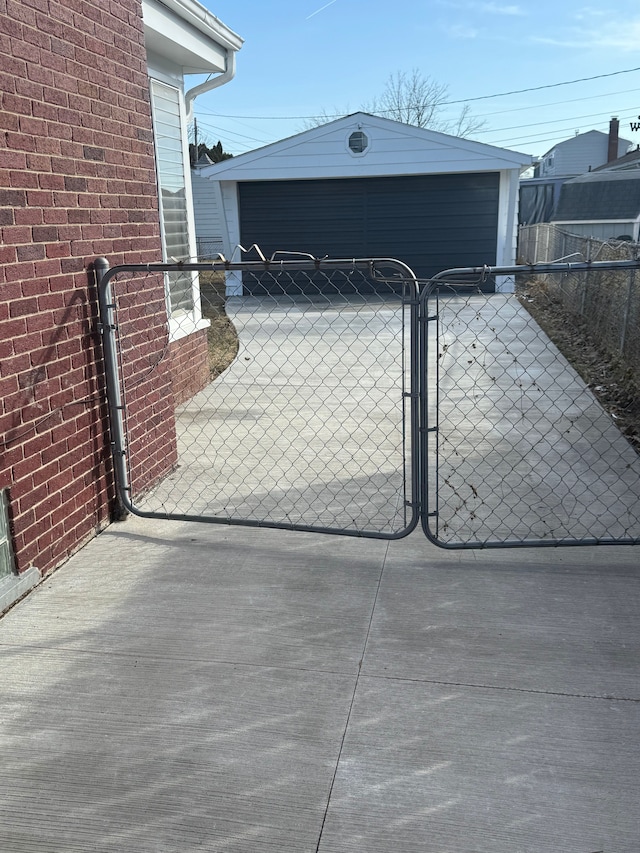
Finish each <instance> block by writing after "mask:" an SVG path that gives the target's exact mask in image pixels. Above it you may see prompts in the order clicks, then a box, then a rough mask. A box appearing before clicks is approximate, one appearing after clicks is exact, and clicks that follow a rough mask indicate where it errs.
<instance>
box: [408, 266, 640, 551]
mask: <svg viewBox="0 0 640 853" xmlns="http://www.w3.org/2000/svg"><path fill="white" fill-rule="evenodd" d="M638 268H640V262H639V261H618V262H616V261H607V262H594V263H570V264H567V263H564V264H563V263H549V264H538V265H532V266H513V267H493V268H488V267H487V268H473V269H471V268H465V269H457V270H447V271H445V272H442V273H439V274H438V275H437V276H436V277H435V278H434V279H432V280H431V281H430V282H429V283H428V284H427V285H426V286H425V287H424V288H423V290H422V293H421V318H422V326H423V334H422V337H421V365H422V366H421V387H422V389H423V393H422V402H421V421H422V425H423V428H422V440H421V458H422V475H421V495H422V505H423V507H424V508H425V509H424V512H423V517H422V518H423V529H424V531H425V533H426V535H427V536H428V538H429V539H430V540H431V541H433V542H434V543H435V544H437V545H440V546H442V547H446V548H489V547H494V548H495V547H517V546H532V545H535V546H540V545H554V546H558V545H593V544H640V455H639V451H640V442H639V443H638V445H637V447H635V448H634V446H633V444H632V443H631V441H630V440H629V439H628V438H627V437H626V436H625V435H624V434H623V433H622V431H621V429H620V428H619V426H618V425H617V423H616V420H615V416H613V417H612V416H611V415H610V414H609V413H608V412H607V411H605V409H604V408H603V407H602V405H601V404H600V402H599V401H598V399H597V397H596V396H595V395H594V393H593V390H592V388H591V387H589V386H588V385H587V384H586V382H585V381H584V380H583V379H582V378H581V376H580V375H579V373H578V372H577V370H576V369H575V367H574V366H573V365H576V367H578V368H583V367H584V366H585V365H584V364H582V363H581V362H582V361H583V358H584V356H583V355H582V353H581V352H580V350H579V348H576V347H575V346H574V347H573V348H572V349H571V351H570V353H569V355H568V357H565V355H563V352H561V350H560V348H559V346H560V347H562V349H564V350H567V347H570V346H571V340H568V339H569V338H571V335H569V334H567V332H566V330H565V329H563V328H562V326H563V324H566V323H568V322H570V323H571V324H572V325H577V326H580V325H581V323H582V320H581V317H583V316H586V314H587V313H588V312H587V311H586V310H585V309H586V307H587V306H589V305H591V310H592V314H594V315H595V316H596V318H597V315H598V314H599V313H601V309H602V303H603V302H606V303H607V304H608V303H611V301H612V300H614V299H616V298H619V294H620V292H622V293H623V294H627V292H628V287H629V282H631V284H633V282H634V276H633V274H634V270H636V269H638ZM488 281H490V282H491V283H492V284H495V285H496V287H495V290H496V291H498V292H485V291H486V289H487V288H486V284H487V282H488ZM493 289H494V288H493V286H492V287H491V288H490V290H491V291H493ZM639 295H640V294H639ZM558 318H561V320H560V321H559V320H558ZM542 326H544V328H546V329H547V331H548V332H549V335H551V336H552V337H553V338H554V339H555V340H557V342H558V344H559V346H557V345H556V343H554V342H553V341H552V340H551V339H550V337H549V335H548V334H547V333H546V332H545V331H544V330H543V328H542ZM635 334H636V335H640V328H639V327H638V324H637V323H636V326H635ZM585 336H586V337H587V338H589V339H591V338H592V337H593V336H594V331H593V327H591V328H590V327H588V326H585V327H584V329H583V337H585ZM611 337H612V338H613V340H614V346H613V348H614V350H615V343H617V340H616V338H617V336H616V334H613V333H612V335H611ZM567 351H568V350H567ZM588 357H592V353H591V352H588V353H587V358H588ZM568 358H570V359H571V363H570V361H569V360H568ZM632 387H633V386H632ZM631 405H632V407H634V408H635V410H636V413H637V415H640V406H638V400H637V399H636V401H635V403H633V402H632V404H631ZM638 438H640V436H638Z"/></svg>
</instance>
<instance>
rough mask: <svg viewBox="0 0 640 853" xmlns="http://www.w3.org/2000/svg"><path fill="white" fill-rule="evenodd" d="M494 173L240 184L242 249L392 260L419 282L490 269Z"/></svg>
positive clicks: (494, 222) (493, 255) (493, 256)
mask: <svg viewBox="0 0 640 853" xmlns="http://www.w3.org/2000/svg"><path fill="white" fill-rule="evenodd" d="M499 180H500V178H499V175H498V173H481V174H470V175H418V176H410V177H391V178H348V179H332V180H322V181H319V180H318V181H254V182H247V183H241V184H240V185H239V187H240V230H241V242H242V245H243V246H248V245H251V244H252V243H257V244H258V245H259V246H260V248H261V249H262V251H263V252H264V253H265V254H266V255H267V256H270V255H271V254H272V253H273V252H275V251H277V250H290V251H300V252H309V253H311V254H313V255H315V256H316V257H320V258H322V257H325V256H328V257H332V258H344V257H361V258H367V257H389V258H398V259H399V260H402V261H404V262H405V263H406V264H408V265H409V266H410V267H411V268H412V269H413V270H414V272H415V273H416V274H417V275H418V277H420V278H426V277H428V276H430V275H434V274H435V273H436V272H439V271H440V270H443V269H447V268H450V267H466V266H477V265H481V264H495V262H496V240H497V220H498V196H499Z"/></svg>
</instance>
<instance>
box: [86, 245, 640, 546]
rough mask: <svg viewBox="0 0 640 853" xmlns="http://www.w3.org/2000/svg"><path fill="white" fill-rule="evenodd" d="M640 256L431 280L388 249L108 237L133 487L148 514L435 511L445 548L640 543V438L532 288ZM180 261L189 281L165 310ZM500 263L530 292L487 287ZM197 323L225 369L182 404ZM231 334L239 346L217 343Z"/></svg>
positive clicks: (361, 519) (377, 523)
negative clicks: (541, 313)
mask: <svg viewBox="0 0 640 853" xmlns="http://www.w3.org/2000/svg"><path fill="white" fill-rule="evenodd" d="M639 267H640V262H633V261H625V262H603V263H592V264H545V265H537V266H529V267H522V266H518V267H500V268H498V267H494V268H486V267H485V268H473V269H472V268H466V269H461V270H448V271H446V272H443V273H440V274H439V275H438V276H436V277H435V278H434V279H431V280H429V281H425V282H423V283H421V285H420V288H418V282H417V281H416V279H415V277H414V275H413V273H412V272H411V270H409V269H408V268H407V267H406V266H405V265H404V264H402V263H401V262H399V261H395V260H385V259H363V260H347V261H345V260H337V261H333V260H331V261H329V260H322V261H321V260H317V259H312V258H308V259H307V258H302V259H301V258H296V259H295V260H292V259H290V258H287V259H282V260H278V259H276V258H272V259H270V260H266V259H262V260H261V261H246V262H242V263H231V262H227V261H224V260H220V261H215V262H213V263H208V264H186V263H185V264H149V265H124V266H118V267H114V268H113V269H110V270H109V269H108V265H107V262H106V261H105V260H104V259H100V260H99V261H98V262H97V263H96V269H97V274H98V278H99V293H100V302H101V317H102V331H103V341H104V351H105V361H106V367H107V380H108V389H109V400H110V411H111V432H112V446H113V450H114V460H115V466H116V479H117V483H118V490H119V495H120V500H121V502H122V504H123V506H124V508H125V509H126V510H128V511H131V512H134V513H136V514H138V515H142V516H145V517H150V518H164V519H178V520H196V521H207V522H214V523H227V524H242V525H247V526H255V527H274V528H281V529H294V530H306V531H320V532H326V533H334V534H343V535H351V536H366V537H374V538H386V539H393V538H399V537H402V536H406V535H407V534H408V533H410V532H411V531H412V530H413V529H414V528H415V527H416V525H417V524H418V522H419V521H420V519H422V526H423V529H424V532H425V533H426V535H427V537H428V538H429V539H430V540H431V541H433V542H434V543H435V544H437V545H439V546H442V547H446V548H480V547H516V546H525V545H570V544H596V543H598V544H614V543H616V544H617V543H624V544H627V543H629V544H638V543H640V456H638V454H637V453H636V452H635V450H634V448H633V447H632V446H631V444H630V443H629V441H627V439H626V438H625V437H624V436H623V435H622V433H621V432H620V430H619V429H618V427H617V426H616V424H615V422H614V421H613V420H612V418H611V417H610V416H609V415H608V414H606V412H605V411H604V410H603V409H602V407H601V406H600V404H599V403H598V402H597V400H596V398H595V396H594V395H593V393H592V391H591V390H590V389H589V388H588V387H587V386H586V384H585V383H584V381H582V380H581V379H580V377H579V375H578V374H577V372H576V371H575V370H574V369H573V367H571V365H570V364H569V362H568V361H567V359H566V358H565V357H564V356H563V355H562V354H561V352H560V351H559V349H558V348H557V347H556V346H555V345H554V344H553V343H552V342H551V341H550V339H549V337H548V336H547V334H546V333H545V332H543V331H542V329H541V327H540V325H539V324H538V322H536V320H535V319H534V316H532V313H534V312H530V311H529V310H527V305H528V303H527V300H529V299H531V296H530V292H532V291H535V292H536V293H539V292H543V291H544V288H545V281H546V279H544V278H543V277H544V276H549V275H551V274H555V277H556V278H557V277H558V276H561V277H562V278H566V277H567V276H568V275H569V274H571V275H572V276H578V277H579V276H583V278H585V277H586V278H585V285H584V286H585V287H587V289H588V288H589V287H591V289H593V288H602V286H603V285H602V283H601V282H600V283H598V282H593V283H589V284H587V281H590V280H589V279H588V277H589V276H591V277H593V276H594V275H595V274H596V273H601V272H602V271H619V270H622V271H625V270H630V269H636V268H639ZM195 272H198V273H200V284H199V286H197V285H196V283H195V281H194V282H193V305H192V309H191V310H187V309H188V308H189V306H188V305H187V309H185V308H184V293H185V286H184V284H185V276H192V275H193V273H195ZM167 274H172V275H176V276H178V277H179V281H180V282H181V285H180V286H181V288H182V290H181V299H182V302H181V307H180V310H179V311H174V312H173V314H172V316H171V318H170V320H169V321H167V319H166V316H167V311H166V308H165V304H164V300H165V285H166V281H165V279H164V276H166V275H167ZM186 280H187V281H188V282H191V280H192V279H191V278H187V279H186ZM495 281H498V290H499V291H501V290H502V291H504V290H510V291H514V292H497V293H493V292H491V293H487V292H485V291H486V290H487V289H490V290H493V287H490V288H487V286H486V285H487V282H491V283H493V282H495ZM505 282H506V284H507V286H506V287H505ZM510 283H511V285H513V286H509V284H510ZM190 287H191V285H190V284H189V286H188V287H187V288H186V292H187V293H188V291H189V288H190ZM418 289H420V295H418ZM168 290H169V301H170V300H171V287H170V284H169V289H168ZM200 309H201V312H200ZM200 313H201V314H202V319H201V317H200ZM538 319H540V318H538ZM209 324H210V325H209ZM207 326H209V332H205V331H204V330H205V328H206V327H207ZM185 332H198V333H200V335H201V336H202V335H206V334H208V335H209V352H208V354H207V355H206V357H207V358H208V360H209V365H205V371H208V370H209V369H210V370H211V372H210V373H209V374H207V375H206V377H205V380H204V382H201V383H200V385H201V386H204V387H202V388H201V390H198V391H197V393H194V394H193V395H187V397H186V399H185V400H184V401H183V402H179V404H178V405H174V404H173V395H174V393H175V388H176V387H177V386H180V383H181V381H183V380H184V381H186V384H187V385H188V384H189V382H188V380H189V378H190V375H191V374H192V373H194V374H195V373H198V371H199V370H200V372H201V371H202V364H201V361H202V348H200V350H199V351H198V354H197V356H196V355H194V354H189V346H190V344H189V343H188V341H189V340H190V337H189V335H185ZM225 335H226V336H227V337H228V338H230V343H229V345H228V350H229V352H227V354H226V355H225V354H224V353H222V354H221V353H220V352H217V351H214V352H212V338H213V339H216V340H217V338H220V339H224V337H225ZM213 345H214V346H213V349H214V350H215V349H216V347H215V340H214V341H213ZM236 349H237V351H236ZM180 352H183V353H187V360H186V361H184V360H183V361H181V358H184V357H183V356H181V355H180ZM194 353H195V351H194ZM183 374H185V375H183ZM183 384H184V382H183ZM150 437H151V438H150ZM150 441H151V445H153V446H151V445H150ZM153 442H155V445H154V444H153ZM150 460H151V461H150ZM167 472H168V473H167Z"/></svg>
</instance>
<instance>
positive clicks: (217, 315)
mask: <svg viewBox="0 0 640 853" xmlns="http://www.w3.org/2000/svg"><path fill="white" fill-rule="evenodd" d="M200 296H201V300H202V316H203V317H206V318H207V320H209V321H210V323H211V325H210V326H209V328H208V330H207V340H208V348H209V375H210V377H211V379H212V380H213V379H216V378H217V377H218V376H220V374H221V373H223V372H224V371H225V370H226V369H227V367H229V365H230V364H231V362H232V361H233V360H234V358H235V357H236V355H237V354H238V333H237V332H236V328H235V326H234V325H233V323H232V322H231V320H230V319H229V317H227V312H226V310H225V303H226V297H225V278H224V273H217V272H202V273H200Z"/></svg>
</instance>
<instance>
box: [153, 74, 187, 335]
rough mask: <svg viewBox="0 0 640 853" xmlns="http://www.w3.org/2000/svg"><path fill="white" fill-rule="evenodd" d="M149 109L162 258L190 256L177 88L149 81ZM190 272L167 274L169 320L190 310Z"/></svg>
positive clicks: (182, 142) (180, 258)
mask: <svg viewBox="0 0 640 853" xmlns="http://www.w3.org/2000/svg"><path fill="white" fill-rule="evenodd" d="M151 109H152V114H153V130H154V136H155V150H156V169H157V174H158V188H159V191H160V223H161V228H162V242H163V253H164V259H165V261H167V262H169V263H171V262H173V261H174V260H175V261H181V260H186V259H187V258H189V256H190V241H189V220H188V208H187V204H188V201H187V182H186V171H185V170H186V163H185V154H184V134H183V126H182V114H181V109H180V91H179V89H177V88H175V87H174V86H168V85H167V84H166V83H160V82H158V81H157V80H152V81H151ZM193 291H194V276H193V273H167V303H168V312H169V316H170V317H171V318H172V319H175V318H177V317H179V316H180V315H185V314H189V313H192V312H193V311H194V307H195V306H194V292H193Z"/></svg>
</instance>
